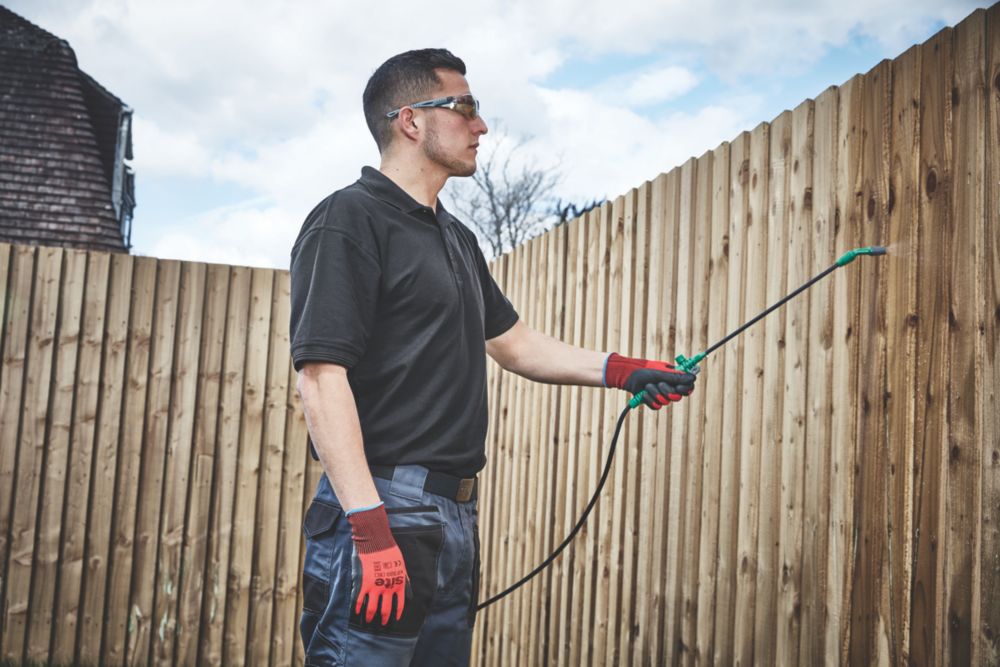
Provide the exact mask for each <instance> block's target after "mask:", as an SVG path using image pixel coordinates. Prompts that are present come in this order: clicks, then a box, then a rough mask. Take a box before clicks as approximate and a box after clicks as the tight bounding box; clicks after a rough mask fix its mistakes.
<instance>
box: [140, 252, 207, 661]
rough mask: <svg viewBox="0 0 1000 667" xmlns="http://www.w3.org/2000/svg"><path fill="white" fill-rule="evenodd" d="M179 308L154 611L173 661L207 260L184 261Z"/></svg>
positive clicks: (157, 653)
mask: <svg viewBox="0 0 1000 667" xmlns="http://www.w3.org/2000/svg"><path fill="white" fill-rule="evenodd" d="M179 286H180V287H179V289H180V291H179V294H178V300H177V305H176V306H175V308H176V312H177V315H176V320H177V328H176V336H175V341H174V348H175V349H174V352H173V354H174V357H173V360H172V371H171V378H170V380H171V388H170V410H169V415H168V424H167V436H166V438H165V449H166V459H165V463H164V471H163V489H164V491H163V501H162V502H161V503H160V504H159V506H158V513H159V514H160V516H159V521H160V526H159V538H158V539H159V543H160V547H159V550H158V552H157V557H156V564H157V566H156V575H155V581H156V586H155V590H154V603H153V614H152V617H151V618H152V630H153V632H152V648H151V652H150V658H151V661H153V662H155V663H157V664H165V665H169V664H172V663H173V662H174V661H175V654H174V647H175V643H176V641H177V639H178V633H179V632H180V634H182V635H184V637H185V638H186V636H187V633H186V632H185V630H186V628H184V627H183V626H179V625H178V623H177V618H178V617H177V604H178V597H179V591H180V588H181V584H182V577H183V571H182V565H181V558H182V554H183V548H184V542H183V540H184V516H185V514H186V511H187V505H188V491H189V479H190V474H191V459H192V444H193V441H194V417H195V401H196V395H197V390H198V356H199V353H200V350H201V340H202V332H201V327H202V317H203V310H204V303H205V300H204V297H205V265H203V264H194V263H190V262H185V263H184V264H182V265H181V266H180V277H179Z"/></svg>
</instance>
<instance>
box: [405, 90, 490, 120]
mask: <svg viewBox="0 0 1000 667" xmlns="http://www.w3.org/2000/svg"><path fill="white" fill-rule="evenodd" d="M406 107H410V108H411V109H421V108H424V109H428V108H434V109H451V110H452V111H457V112H458V113H460V114H462V115H463V116H465V117H466V118H468V119H469V120H475V119H477V118H479V100H477V99H476V98H475V97H473V96H472V95H458V96H457V97H456V96H452V97H439V98H437V99H436V100H427V101H425V102H415V103H413V104H407V105H405V106H402V107H400V108H398V109H393V110H392V111H390V112H389V113H387V114H386V115H385V117H386V118H395V117H396V116H398V115H399V112H400V111H402V110H403V109H405V108H406Z"/></svg>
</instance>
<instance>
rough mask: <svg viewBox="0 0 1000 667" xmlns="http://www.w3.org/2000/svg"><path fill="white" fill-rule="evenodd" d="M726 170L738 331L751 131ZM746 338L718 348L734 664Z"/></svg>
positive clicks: (722, 598)
mask: <svg viewBox="0 0 1000 667" xmlns="http://www.w3.org/2000/svg"><path fill="white" fill-rule="evenodd" d="M729 149H730V155H729V173H728V186H727V187H728V191H729V192H728V198H729V219H728V264H729V272H728V275H727V276H726V285H727V288H726V293H727V294H728V298H727V301H726V315H725V320H726V321H725V331H727V332H729V331H734V330H736V328H737V327H739V326H740V324H742V322H743V320H744V302H745V299H746V293H747V284H746V281H745V280H744V276H745V275H746V271H745V266H746V261H747V250H746V241H747V238H746V235H747V225H746V218H747V213H748V210H749V209H748V206H749V199H748V197H749V192H750V157H749V151H750V135H749V134H748V133H747V132H744V133H742V134H740V136H739V137H737V138H736V140H734V141H733V142H732V143H731V144H730V146H729ZM744 347H745V343H744V339H743V337H742V336H738V337H737V338H736V339H734V340H732V341H730V342H729V344H727V345H726V346H725V348H723V349H722V350H719V352H720V353H722V354H723V355H724V359H725V361H724V363H725V368H724V370H723V371H722V372H721V373H720V374H724V375H722V376H723V378H724V380H723V382H724V386H725V390H724V392H723V396H724V403H725V405H727V406H731V409H729V410H724V411H723V414H722V418H721V419H722V442H723V443H725V446H726V455H725V456H723V457H722V465H721V469H720V473H719V474H720V477H721V482H720V484H721V490H720V494H719V556H718V567H717V568H716V581H717V582H718V583H717V590H716V601H715V619H714V625H715V663H717V664H733V663H735V660H736V655H735V643H734V642H735V628H736V618H735V612H736V597H737V576H738V572H739V567H740V563H739V551H738V548H739V544H740V543H739V541H738V540H739V522H740V517H741V511H740V509H741V507H740V505H739V501H740V494H741V489H740V486H739V481H740V479H741V475H742V469H743V464H742V462H741V460H742V451H741V447H740V443H739V433H740V419H741V415H742V410H741V407H740V406H741V399H742V388H741V386H740V379H741V378H742V377H743V350H744Z"/></svg>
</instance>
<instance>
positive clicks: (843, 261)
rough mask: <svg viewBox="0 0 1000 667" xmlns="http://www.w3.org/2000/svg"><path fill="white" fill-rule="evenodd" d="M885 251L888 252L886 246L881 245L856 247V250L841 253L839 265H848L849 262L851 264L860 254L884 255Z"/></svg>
mask: <svg viewBox="0 0 1000 667" xmlns="http://www.w3.org/2000/svg"><path fill="white" fill-rule="evenodd" d="M885 253H886V249H885V247H884V246H880V245H873V246H867V247H865V248H855V249H854V250H848V251H847V252H845V253H844V254H843V255H841V256H840V259H838V260H837V266H846V265H847V264H850V263H851V262H853V261H854V258H855V257H857V256H858V255H884V254H885Z"/></svg>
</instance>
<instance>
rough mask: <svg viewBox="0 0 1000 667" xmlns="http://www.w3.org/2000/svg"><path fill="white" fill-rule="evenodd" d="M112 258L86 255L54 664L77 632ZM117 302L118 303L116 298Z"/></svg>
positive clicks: (66, 655) (65, 660)
mask: <svg viewBox="0 0 1000 667" xmlns="http://www.w3.org/2000/svg"><path fill="white" fill-rule="evenodd" d="M110 268H111V255H110V254H107V253H98V252H94V253H90V254H89V256H88V257H87V267H86V284H85V286H84V287H83V293H82V306H81V322H80V343H79V345H80V352H79V361H78V362H77V367H76V368H75V369H74V384H75V387H76V390H75V395H74V396H73V398H72V399H64V400H67V401H71V402H72V406H73V407H72V414H73V421H72V423H71V424H70V428H71V434H70V438H71V440H70V442H71V444H70V451H69V460H68V462H67V465H68V472H67V477H66V486H65V500H64V502H65V504H64V507H63V520H62V525H63V530H62V542H61V548H60V556H59V583H58V586H57V587H56V598H55V604H54V609H53V619H52V625H53V627H52V648H51V653H50V655H49V656H47V657H48V658H50V659H51V661H52V662H53V663H55V664H69V663H71V662H73V659H74V653H75V650H76V630H77V627H78V624H79V622H80V616H79V614H80V593H81V590H82V584H83V573H84V567H85V563H84V557H85V553H86V552H85V549H86V541H87V534H88V527H89V526H91V525H92V524H91V522H89V521H88V520H87V515H88V507H89V503H90V499H91V494H90V484H91V474H92V471H93V463H94V460H95V458H94V454H95V446H96V442H97V412H98V400H99V396H100V391H101V386H100V380H101V348H102V343H103V339H104V328H105V309H106V307H107V301H108V296H109V295H108V279H109V271H110ZM119 301H120V299H119Z"/></svg>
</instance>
